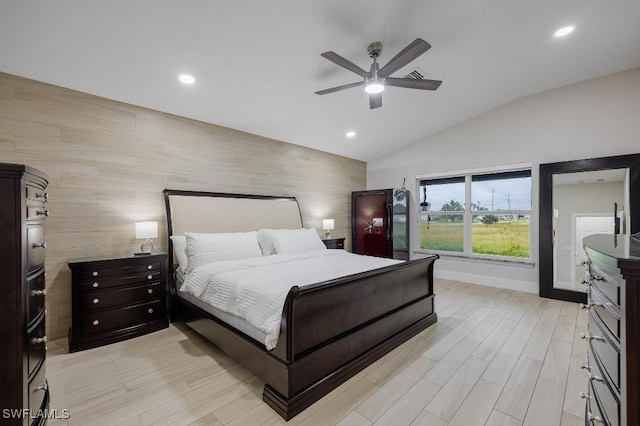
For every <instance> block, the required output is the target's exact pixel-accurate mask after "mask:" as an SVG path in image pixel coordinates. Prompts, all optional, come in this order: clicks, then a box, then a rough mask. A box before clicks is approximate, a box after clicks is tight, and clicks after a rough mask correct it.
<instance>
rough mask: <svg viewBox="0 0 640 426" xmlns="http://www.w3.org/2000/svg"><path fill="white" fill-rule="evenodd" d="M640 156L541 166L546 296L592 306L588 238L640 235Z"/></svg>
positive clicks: (543, 292)
mask: <svg viewBox="0 0 640 426" xmlns="http://www.w3.org/2000/svg"><path fill="white" fill-rule="evenodd" d="M639 193H640V154H633V155H623V156H616V157H604V158H593V159H588V160H577V161H567V162H561V163H550V164H541V165H540V228H539V229H540V235H539V241H540V250H539V253H540V269H539V271H540V296H542V297H549V298H553V299H561V300H567V301H573V302H583V303H584V302H586V293H585V292H586V286H585V285H584V284H582V283H581V280H582V279H583V278H585V276H586V268H585V266H584V265H581V262H582V261H583V260H585V257H586V256H585V254H584V251H583V249H582V242H581V241H582V238H584V237H585V236H587V235H591V234H594V233H618V234H627V233H635V232H638V231H639V230H640V217H639V216H640V197H638V196H635V197H634V196H633V195H632V194H639Z"/></svg>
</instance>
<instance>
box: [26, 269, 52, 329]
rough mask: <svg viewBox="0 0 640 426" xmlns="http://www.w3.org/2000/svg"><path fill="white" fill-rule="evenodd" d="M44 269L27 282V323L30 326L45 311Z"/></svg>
mask: <svg viewBox="0 0 640 426" xmlns="http://www.w3.org/2000/svg"><path fill="white" fill-rule="evenodd" d="M44 283H45V277H44V269H43V270H41V271H40V272H39V273H38V274H37V275H35V276H33V277H31V278H30V279H29V280H28V281H27V291H28V292H29V293H28V295H27V323H28V324H29V325H30V324H31V323H32V322H33V321H34V320H35V319H36V317H37V316H38V315H40V313H41V312H43V311H44V299H45V295H46V294H47V293H46V291H45V289H44Z"/></svg>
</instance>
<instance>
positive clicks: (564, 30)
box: [553, 25, 575, 37]
mask: <svg viewBox="0 0 640 426" xmlns="http://www.w3.org/2000/svg"><path fill="white" fill-rule="evenodd" d="M574 29H575V27H573V26H571V25H570V26H568V27H562V28H560V29H559V30H558V31H556V32H555V33H554V34H553V35H554V36H555V37H564V36H566V35H569V34H571V33H572V32H573V30H574Z"/></svg>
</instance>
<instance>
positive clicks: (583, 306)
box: [580, 302, 602, 309]
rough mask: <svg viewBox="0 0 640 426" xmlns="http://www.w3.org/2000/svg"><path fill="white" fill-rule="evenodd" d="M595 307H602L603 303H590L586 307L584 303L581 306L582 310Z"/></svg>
mask: <svg viewBox="0 0 640 426" xmlns="http://www.w3.org/2000/svg"><path fill="white" fill-rule="evenodd" d="M594 306H600V307H602V303H598V302H589V303H587V304H586V305H585V304H584V303H581V304H580V309H591V308H593V307H594Z"/></svg>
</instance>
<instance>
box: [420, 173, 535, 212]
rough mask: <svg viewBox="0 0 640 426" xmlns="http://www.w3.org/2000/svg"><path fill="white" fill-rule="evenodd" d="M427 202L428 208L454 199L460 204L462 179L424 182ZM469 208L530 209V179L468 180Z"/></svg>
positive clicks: (436, 206)
mask: <svg viewBox="0 0 640 426" xmlns="http://www.w3.org/2000/svg"><path fill="white" fill-rule="evenodd" d="M426 187H427V191H426V192H427V201H428V202H429V203H430V204H431V207H430V210H431V211H439V210H441V209H442V206H443V205H445V204H447V203H450V202H451V201H452V200H453V201H457V202H458V203H460V204H461V205H463V206H464V202H465V195H464V187H465V184H464V182H455V183H443V184H437V185H426ZM423 201H424V189H423V187H421V188H420V202H423ZM471 202H472V204H473V206H472V209H473V210H480V209H481V210H485V209H486V210H531V178H530V177H521V178H511V179H495V180H483V181H477V182H476V181H474V182H472V183H471Z"/></svg>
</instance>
